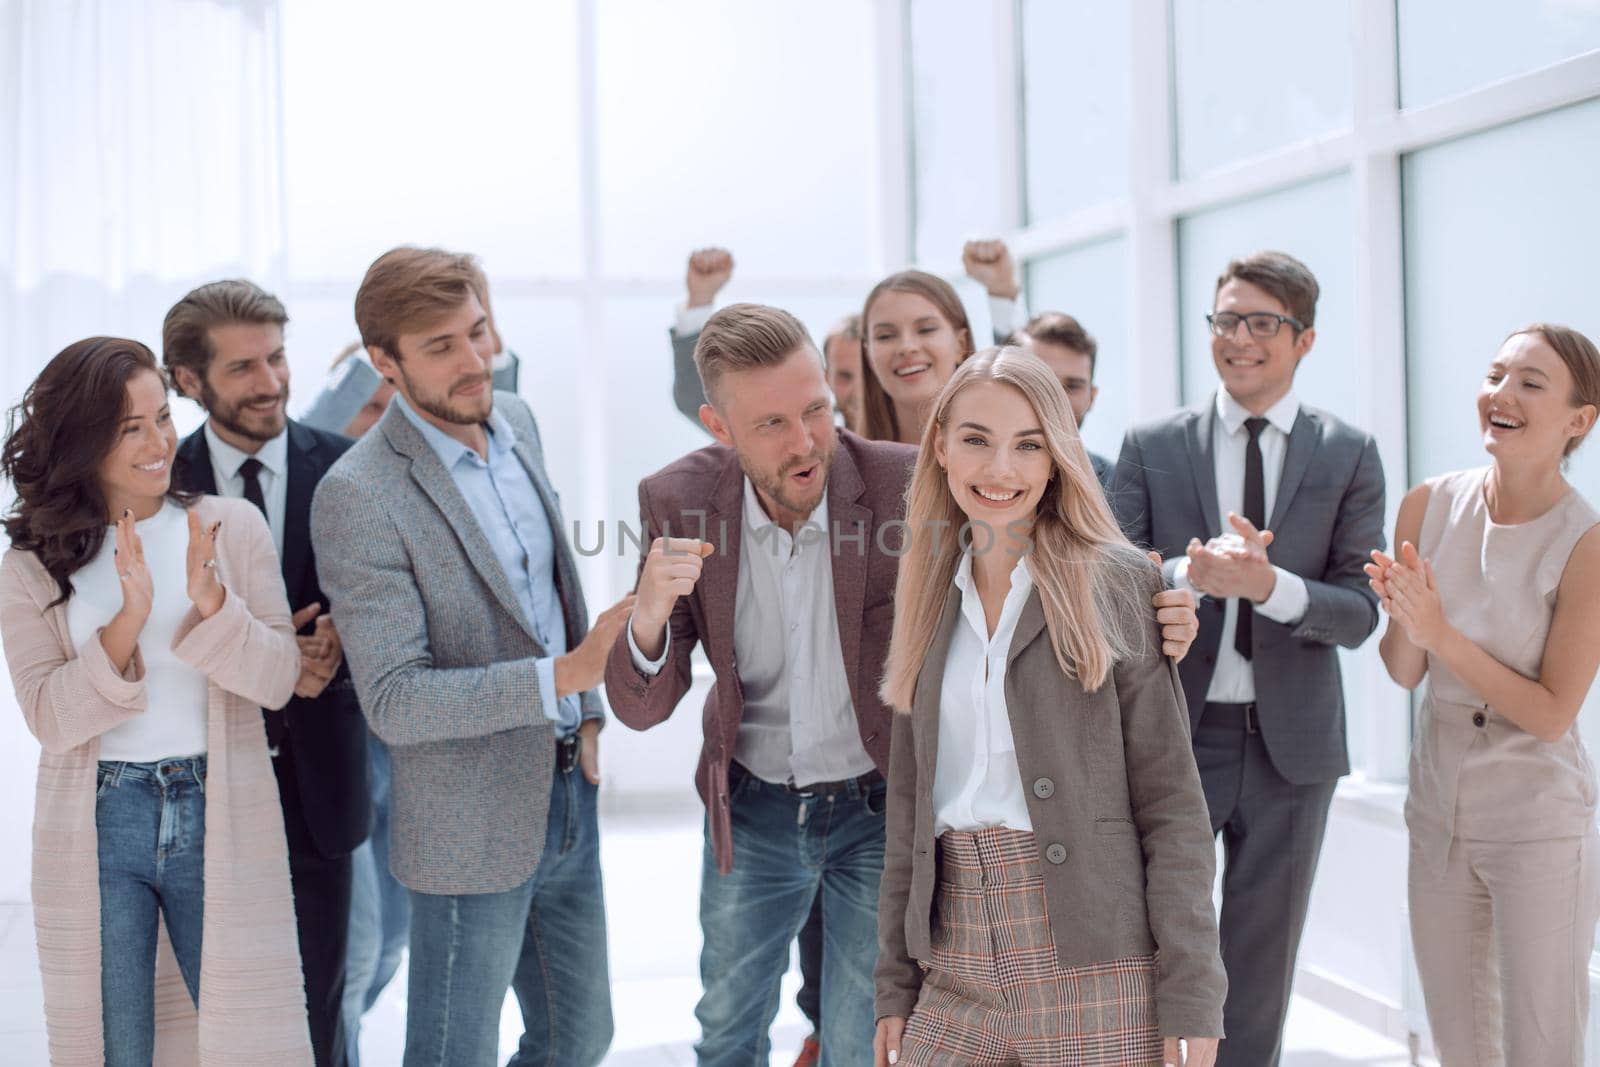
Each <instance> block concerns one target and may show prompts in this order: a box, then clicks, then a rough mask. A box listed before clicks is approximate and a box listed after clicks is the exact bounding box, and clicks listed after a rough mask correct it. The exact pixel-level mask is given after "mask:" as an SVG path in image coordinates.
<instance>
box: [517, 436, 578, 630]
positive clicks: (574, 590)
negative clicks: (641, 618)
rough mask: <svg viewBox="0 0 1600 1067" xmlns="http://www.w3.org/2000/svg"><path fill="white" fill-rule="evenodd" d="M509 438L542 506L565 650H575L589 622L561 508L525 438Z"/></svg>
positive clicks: (540, 464) (553, 489) (542, 465)
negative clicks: (553, 562)
mask: <svg viewBox="0 0 1600 1067" xmlns="http://www.w3.org/2000/svg"><path fill="white" fill-rule="evenodd" d="M512 438H513V440H514V441H515V442H516V443H515V444H513V445H512V446H511V451H512V452H513V453H514V454H515V455H516V457H517V461H518V462H519V463H521V464H522V469H523V470H524V471H526V472H527V474H528V480H529V481H530V482H532V483H533V488H534V491H535V492H536V493H538V494H539V503H540V504H542V505H544V515H545V520H546V521H547V522H548V523H549V524H550V541H551V544H553V545H554V546H555V552H554V555H555V558H556V573H555V580H556V595H557V596H558V597H560V598H561V614H562V618H563V620H564V621H565V623H566V628H567V648H568V649H574V648H577V647H578V642H579V641H582V640H583V636H584V634H585V633H587V632H588V624H589V618H588V609H587V607H586V606H585V605H584V602H583V594H582V588H583V587H582V585H581V584H580V583H579V581H578V567H577V563H576V561H574V560H573V558H572V551H571V548H570V547H569V546H568V544H567V539H566V538H565V537H563V536H562V533H561V505H560V503H559V502H558V501H557V500H556V491H555V487H554V486H552V485H551V484H550V479H549V478H548V477H546V476H545V472H544V464H543V463H542V462H540V457H538V456H535V455H534V452H533V448H532V447H531V446H530V445H529V444H528V440H527V438H525V437H523V436H522V434H520V433H517V432H516V430H515V428H513V429H512Z"/></svg>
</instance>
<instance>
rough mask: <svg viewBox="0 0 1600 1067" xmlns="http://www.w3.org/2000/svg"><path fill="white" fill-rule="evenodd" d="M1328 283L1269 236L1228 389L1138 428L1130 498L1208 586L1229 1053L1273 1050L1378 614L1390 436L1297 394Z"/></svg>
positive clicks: (1205, 769) (1131, 453) (1182, 565)
mask: <svg viewBox="0 0 1600 1067" xmlns="http://www.w3.org/2000/svg"><path fill="white" fill-rule="evenodd" d="M1317 294H1318V287H1317V281H1316V278H1314V277H1313V276H1312V274H1311V272H1310V270H1308V269H1307V268H1306V266H1305V265H1304V264H1303V263H1301V262H1300V261H1299V260H1297V259H1295V258H1294V257H1292V256H1289V255H1286V254H1284V253H1282V252H1257V253H1255V254H1253V255H1250V256H1247V257H1245V258H1244V259H1239V260H1235V261H1233V262H1231V263H1229V264H1228V266H1227V268H1226V269H1225V270H1224V271H1223V272H1222V275H1221V277H1219V278H1218V279H1217V288H1216V295H1215V300H1214V306H1213V309H1212V313H1211V314H1210V315H1208V316H1206V320H1207V322H1208V323H1209V324H1210V327H1211V356H1212V360H1213V361H1214V362H1215V364H1216V368H1217V374H1218V376H1219V377H1220V378H1221V388H1219V389H1218V390H1217V394H1216V396H1215V397H1214V398H1213V399H1212V401H1211V402H1209V403H1207V404H1205V405H1203V406H1201V407H1199V408H1197V409H1194V410H1187V411H1180V412H1178V413H1177V414H1175V415H1171V416H1168V417H1166V418H1163V419H1158V420H1156V421H1155V422H1152V423H1149V424H1146V425H1144V426H1139V427H1136V428H1134V429H1132V430H1130V431H1128V434H1127V436H1126V437H1125V438H1124V439H1123V442H1122V454H1121V456H1120V458H1119V459H1118V462H1117V472H1116V491H1115V493H1114V494H1113V507H1114V508H1115V510H1116V512H1117V517H1118V519H1119V520H1120V521H1121V523H1122V526H1123V529H1124V530H1125V531H1126V532H1127V534H1128V537H1129V538H1130V539H1131V540H1133V541H1134V542H1135V543H1138V544H1141V545H1148V546H1151V547H1153V548H1155V549H1156V550H1157V551H1159V552H1160V553H1161V555H1162V557H1163V558H1164V559H1165V560H1166V563H1165V565H1164V567H1165V570H1166V572H1167V574H1168V576H1169V577H1170V578H1171V580H1172V581H1173V583H1174V584H1175V585H1177V586H1179V587H1187V588H1190V589H1193V590H1194V591H1195V592H1196V593H1197V594H1198V595H1199V596H1200V608H1199V612H1200V636H1199V638H1198V639H1197V640H1196V642H1195V646H1194V654H1193V655H1190V656H1189V657H1188V658H1186V659H1185V660H1184V661H1183V663H1182V664H1180V666H1179V673H1180V675H1181V677H1182V679H1183V688H1184V695H1185V697H1186V698H1187V700H1188V705H1189V719H1190V723H1191V725H1192V727H1193V731H1194V735H1193V736H1194V751H1195V760H1196V762H1197V763H1198V764H1199V767H1200V777H1201V781H1202V783H1203V785H1204V787H1205V793H1206V803H1207V805H1208V806H1209V807H1210V810H1211V826H1212V829H1213V831H1215V832H1217V833H1220V834H1221V835H1222V840H1223V847H1224V850H1225V868H1224V870H1225V873H1224V875H1223V887H1222V918H1221V933H1222V960H1223V963H1224V964H1225V965H1226V967H1227V970H1228V999H1227V1005H1226V1008H1225V1010H1224V1030H1225V1032H1226V1036H1225V1038H1224V1039H1223V1042H1222V1048H1221V1052H1220V1053H1219V1056H1218V1059H1217V1065H1218V1067H1270V1065H1272V1064H1276V1063H1277V1062H1278V1060H1279V1055H1280V1053H1281V1051H1282V1046H1283V1019H1284V1015H1285V1013H1286V1011H1287V1009H1288V1005H1289V990H1290V985H1291V982H1292V981H1293V978H1294V964H1295V955H1296V953H1297V951H1298V949H1299V945H1300V933H1301V930H1302V929H1303V927H1304V925H1305V917H1306V908H1307V905H1308V904H1309V902H1310V897H1311V881H1312V876H1313V875H1314V874H1315V872H1316V866H1317V855H1318V853H1319V852H1320V851H1321V849H1322V838H1323V831H1324V829H1325V827H1326V824H1327V818H1328V808H1329V805H1330V804H1331V803H1332V800H1333V791H1334V786H1335V785H1336V784H1337V782H1338V779H1339V778H1340V777H1341V776H1342V775H1344V774H1347V773H1348V772H1349V770H1350V763H1349V757H1348V755H1347V753H1346V751H1345V722H1344V691H1343V688H1342V683H1341V680H1340V675H1339V658H1338V651H1337V649H1338V647H1339V646H1343V647H1345V648H1355V647H1357V646H1358V645H1360V644H1361V643H1362V642H1363V641H1365V640H1366V639H1367V637H1368V635H1370V634H1371V633H1372V631H1373V629H1374V628H1375V627H1376V626H1377V624H1378V604H1377V598H1376V597H1375V596H1374V595H1373V593H1372V591H1371V589H1370V588H1369V587H1368V585H1367V581H1366V575H1365V574H1363V573H1362V570H1361V567H1362V564H1363V563H1364V562H1366V559H1367V553H1368V552H1369V551H1370V550H1371V549H1373V548H1376V547H1381V546H1382V545H1383V544H1384V538H1383V503H1384V483H1383V468H1382V466H1381V464H1380V463H1379V460H1378V448H1377V444H1376V443H1375V442H1374V441H1373V439H1372V436H1371V435H1370V434H1367V433H1365V432H1363V431H1361V430H1358V429H1356V428H1354V427H1352V426H1348V425H1346V424H1345V423H1343V422H1341V421H1339V420H1338V419H1336V418H1334V417H1333V416H1332V415H1330V414H1328V413H1327V412H1325V411H1321V410H1319V409H1317V408H1313V407H1310V406H1308V405H1305V404H1302V403H1301V402H1300V401H1299V399H1298V398H1297V397H1296V396H1295V393H1294V375H1295V370H1296V368H1298V366H1299V365H1300V361H1301V360H1303V359H1305V358H1306V356H1307V355H1309V354H1310V352H1311V347H1312V345H1313V344H1314V343H1315V341H1316V331H1315V329H1313V321H1314V319H1315V316H1316V304H1317Z"/></svg>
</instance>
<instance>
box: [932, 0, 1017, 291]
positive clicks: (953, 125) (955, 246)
mask: <svg viewBox="0 0 1600 1067" xmlns="http://www.w3.org/2000/svg"><path fill="white" fill-rule="evenodd" d="M999 45H1000V43H999V42H998V41H997V39H996V37H995V18H994V12H993V9H992V7H991V5H990V4H983V3H967V2H965V0H913V3H912V4H911V79H912V85H911V101H912V111H913V123H914V129H915V133H914V135H913V137H912V150H913V155H914V160H913V165H914V167H915V172H916V181H915V185H916V203H915V205H914V207H915V214H914V216H913V217H914V218H915V220H916V258H917V261H918V262H922V263H927V262H943V263H951V262H954V261H956V260H958V259H959V258H960V255H961V244H962V242H963V241H965V240H967V239H969V238H972V237H979V236H988V235H992V234H994V233H996V232H998V231H999V230H1001V229H1003V228H1005V227H1008V226H1010V225H1011V224H1012V223H1013V222H1015V220H1014V219H1009V218H1005V217H1004V216H1003V214H1002V206H1003V205H1004V204H1006V203H1007V202H1008V201H1009V200H1010V197H1009V196H1008V195H1006V193H1009V190H1002V189H1001V182H1002V181H1003V177H1002V175H1003V173H1004V172H1005V171H1006V170H1007V169H1008V168H1002V167H1001V166H1000V153H1001V147H1002V145H1005V144H1008V143H1009V142H1010V138H1009V137H1002V136H1001V132H1000V131H999V130H997V129H996V128H995V116H997V115H999V114H1001V110H1002V109H1001V107H1000V97H999V92H1000V87H999V86H998V85H997V84H996V79H995V78H994V76H993V73H992V71H993V63H992V61H991V59H990V57H992V56H994V55H995V54H996V48H998V47H999Z"/></svg>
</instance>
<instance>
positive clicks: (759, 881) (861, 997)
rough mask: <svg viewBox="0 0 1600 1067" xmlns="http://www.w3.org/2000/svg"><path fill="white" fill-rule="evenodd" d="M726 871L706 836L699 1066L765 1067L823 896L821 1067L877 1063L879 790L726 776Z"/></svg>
mask: <svg viewBox="0 0 1600 1067" xmlns="http://www.w3.org/2000/svg"><path fill="white" fill-rule="evenodd" d="M728 792H729V795H730V799H731V802H732V804H733V870H732V872H730V873H729V874H726V875H721V874H718V873H717V865H716V860H715V859H714V858H713V856H712V853H711V840H710V835H709V832H708V833H707V838H706V846H705V858H704V871H703V873H702V874H701V880H700V929H701V932H702V934H703V935H704V937H705V947H704V948H703V949H702V950H701V953H700V982H701V985H702V986H704V988H705V992H704V994H702V996H701V997H700V1003H699V1005H698V1006H697V1007H696V1008H695V1016H696V1017H697V1018H698V1019H699V1020H700V1029H701V1037H700V1042H699V1044H697V1045H696V1046H695V1052H696V1054H697V1055H698V1057H699V1063H700V1065H701V1067H731V1065H735V1064H737V1065H739V1067H749V1065H752V1064H765V1063H766V1062H767V1059H768V1056H769V1054H770V1052H771V1047H772V1038H771V1034H770V1030H771V1028H772V1020H773V1018H774V1017H775V1016H776V1015H777V1013H778V994H779V983H780V982H781V980H782V979H783V973H784V971H786V970H788V967H789V942H791V941H793V940H794V938H795V935H796V934H797V933H799V931H800V927H801V925H802V924H803V923H804V922H805V921H806V916H807V915H808V914H809V913H810V911H811V904H812V901H813V900H814V899H815V898H816V897H817V895H818V893H819V891H820V893H821V898H822V916H823V919H822V1063H823V1065H824V1067H855V1065H857V1064H863V1063H871V1062H872V1036H873V1032H874V1030H875V1029H876V1021H875V1018H874V1016H875V1012H874V1011H873V984H872V970H873V967H874V966H876V964H877V962H878V881H879V879H880V877H881V876H882V874H883V826H884V824H883V810H884V800H885V786H884V784H883V783H882V782H877V783H875V784H873V785H871V786H866V787H864V786H861V785H859V784H857V783H851V784H850V787H849V788H848V790H847V791H845V792H842V793H838V794H836V795H833V796H809V797H808V796H801V795H797V794H795V793H791V792H790V791H789V790H787V789H785V788H784V787H783V786H781V785H772V784H770V783H768V782H763V781H762V780H761V779H759V778H757V777H756V776H755V775H753V774H750V773H749V772H747V771H745V770H744V768H743V767H741V766H739V765H738V764H737V763H736V764H734V765H733V766H732V767H731V768H729V777H728Z"/></svg>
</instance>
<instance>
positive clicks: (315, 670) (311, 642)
mask: <svg viewBox="0 0 1600 1067" xmlns="http://www.w3.org/2000/svg"><path fill="white" fill-rule="evenodd" d="M312 620H316V626H315V627H314V628H313V630H312V632H311V633H309V634H301V633H300V631H301V630H302V629H304V628H305V627H306V626H307V625H308V624H310V623H311V622H312ZM294 630H295V635H296V636H295V641H296V642H297V643H298V644H299V645H300V677H299V679H297V680H296V681H295V683H294V695H295V696H297V697H301V698H304V699H307V700H309V699H312V698H315V697H319V696H321V695H322V691H323V690H324V689H326V688H328V683H329V682H331V681H333V676H334V675H336V674H338V673H339V664H340V663H341V662H343V661H344V644H343V642H341V641H340V640H339V631H338V630H336V629H334V626H333V616H331V615H326V614H323V613H322V605H321V604H318V603H314V602H313V603H311V604H307V605H306V606H305V607H303V608H301V609H300V610H299V611H297V612H295V613H294Z"/></svg>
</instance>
